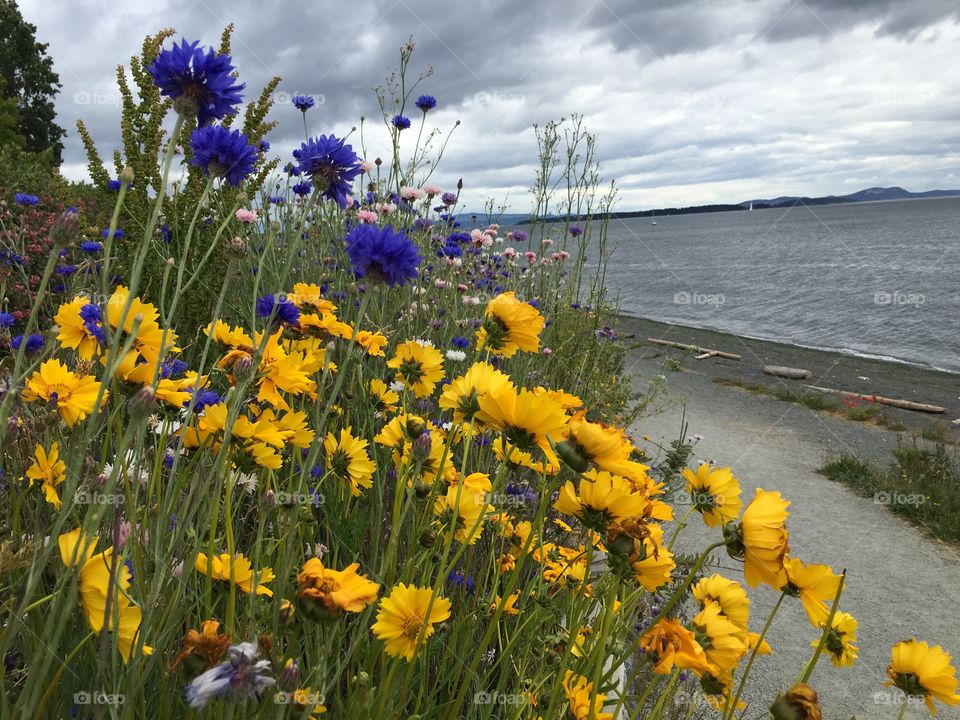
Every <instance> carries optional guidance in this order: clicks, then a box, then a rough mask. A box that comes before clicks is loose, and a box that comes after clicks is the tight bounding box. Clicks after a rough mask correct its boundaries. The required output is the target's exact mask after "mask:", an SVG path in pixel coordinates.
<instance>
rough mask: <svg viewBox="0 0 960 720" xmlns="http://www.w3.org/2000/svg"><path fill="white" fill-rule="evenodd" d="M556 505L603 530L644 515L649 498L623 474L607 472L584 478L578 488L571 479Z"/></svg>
mask: <svg viewBox="0 0 960 720" xmlns="http://www.w3.org/2000/svg"><path fill="white" fill-rule="evenodd" d="M553 507H554V508H555V509H556V510H558V511H559V512H562V513H566V514H567V515H575V516H576V517H578V518H580V520H581V521H582V522H583V524H584V525H586V526H587V527H589V528H592V529H594V530H596V531H597V532H603V531H605V530H606V527H607V523H609V522H611V521H615V520H623V519H625V518H631V517H637V516H640V515H643V511H644V509H645V508H646V507H647V501H646V499H645V498H644V497H643V496H642V495H639V494H637V493H634V492H633V486H632V485H631V484H630V483H629V482H627V481H626V480H625V479H624V478H622V477H620V476H619V475H611V474H610V473H608V472H606V471H603V472H599V473H595V474H594V475H593V476H584V477H582V478H581V479H580V487H579V489H578V488H575V487H574V486H573V483H572V482H570V481H569V480H568V481H567V482H566V483H565V484H564V486H563V487H562V488H560V492H559V494H558V496H557V500H556V502H554V504H553Z"/></svg>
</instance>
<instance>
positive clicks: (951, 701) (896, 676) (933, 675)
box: [884, 638, 960, 715]
mask: <svg viewBox="0 0 960 720" xmlns="http://www.w3.org/2000/svg"><path fill="white" fill-rule="evenodd" d="M890 654H891V660H890V665H889V667H887V676H888V677H889V678H890V680H888V681H887V682H885V683H884V685H886V686H888V687H889V686H891V685H893V686H895V687H897V688H898V689H900V690H901V691H903V692H904V693H905V694H906V695H907V696H909V697H922V698H923V701H924V702H925V703H926V705H927V709H928V710H930V714H931V715H936V714H937V709H936V707H935V706H934V704H933V701H934V700H939V701H940V702H942V703H944V704H946V705H951V706H953V705H960V695H958V694H957V671H956V670H955V669H954V667H953V658H952V657H950V653H948V652H946V651H944V649H943V648H942V647H940V646H939V645H934V646H933V647H931V646H929V645H927V643H925V642H918V641H917V639H916V638H913V639H911V640H903V641H901V642H898V643H897V644H896V645H894V646H893V648H892V649H891V651H890Z"/></svg>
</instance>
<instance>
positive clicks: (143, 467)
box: [103, 450, 150, 485]
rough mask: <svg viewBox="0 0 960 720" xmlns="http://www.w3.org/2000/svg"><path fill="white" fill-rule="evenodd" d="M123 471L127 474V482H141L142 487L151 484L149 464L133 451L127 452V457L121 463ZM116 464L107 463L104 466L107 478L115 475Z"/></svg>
mask: <svg viewBox="0 0 960 720" xmlns="http://www.w3.org/2000/svg"><path fill="white" fill-rule="evenodd" d="M120 467H121V469H122V470H123V471H124V472H125V473H126V476H127V480H129V481H130V482H133V481H135V480H139V481H140V484H141V485H146V484H147V483H148V482H150V473H149V472H148V471H147V467H148V466H147V463H146V462H144V460H143V459H142V458H140V457H137V455H136V454H135V453H134V452H133V450H127V452H126V455H125V456H124V458H123V460H121V461H120ZM113 470H114V464H113V463H105V464H104V466H103V474H104V476H105V477H108V478H109V477H110V476H111V475H113Z"/></svg>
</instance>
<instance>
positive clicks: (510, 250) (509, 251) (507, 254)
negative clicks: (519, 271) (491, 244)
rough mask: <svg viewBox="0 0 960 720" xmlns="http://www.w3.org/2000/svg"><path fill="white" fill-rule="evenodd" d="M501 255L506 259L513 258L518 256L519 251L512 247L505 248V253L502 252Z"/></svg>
mask: <svg viewBox="0 0 960 720" xmlns="http://www.w3.org/2000/svg"><path fill="white" fill-rule="evenodd" d="M500 254H501V255H503V256H504V257H505V258H512V257H516V256H517V251H516V250H514V249H513V248H512V247H505V248H504V249H503V252H501V253H500Z"/></svg>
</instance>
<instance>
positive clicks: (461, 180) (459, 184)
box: [457, 178, 463, 192]
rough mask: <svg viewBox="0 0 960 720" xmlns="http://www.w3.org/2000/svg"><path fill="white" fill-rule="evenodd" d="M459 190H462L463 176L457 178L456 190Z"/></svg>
mask: <svg viewBox="0 0 960 720" xmlns="http://www.w3.org/2000/svg"><path fill="white" fill-rule="evenodd" d="M461 190H463V178H460V179H459V180H457V192H460V191H461Z"/></svg>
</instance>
